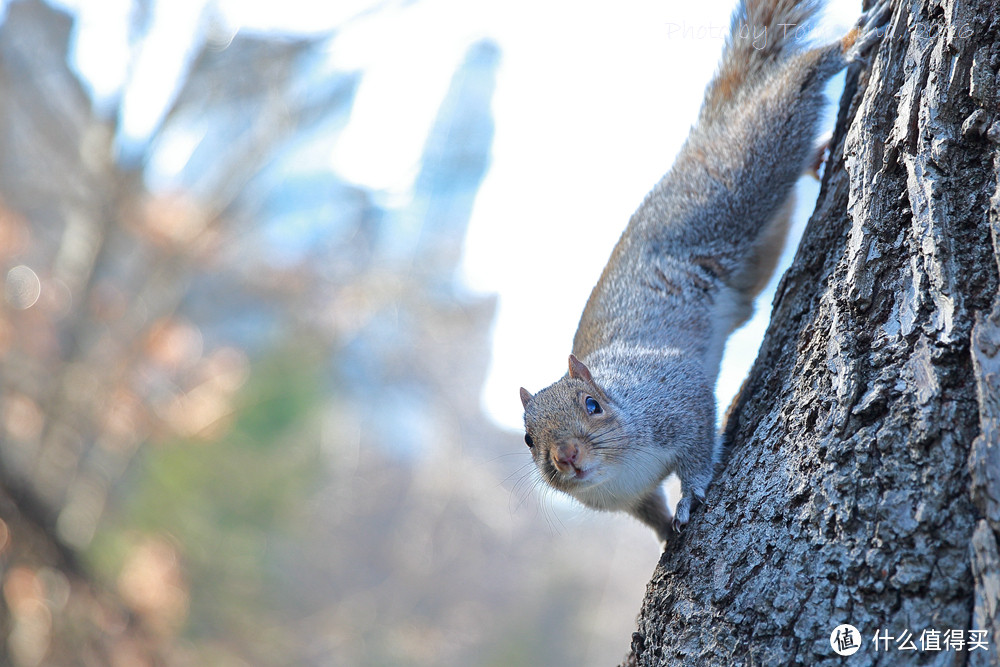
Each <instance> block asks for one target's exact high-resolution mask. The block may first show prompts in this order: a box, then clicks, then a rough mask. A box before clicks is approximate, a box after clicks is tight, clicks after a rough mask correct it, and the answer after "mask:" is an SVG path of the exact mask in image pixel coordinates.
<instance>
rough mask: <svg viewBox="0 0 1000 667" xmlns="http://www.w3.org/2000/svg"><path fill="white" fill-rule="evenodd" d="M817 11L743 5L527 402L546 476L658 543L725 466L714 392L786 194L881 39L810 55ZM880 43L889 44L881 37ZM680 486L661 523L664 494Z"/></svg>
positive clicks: (876, 15)
mask: <svg viewBox="0 0 1000 667" xmlns="http://www.w3.org/2000/svg"><path fill="white" fill-rule="evenodd" d="M820 6H821V3H820V2H819V1H818V0H741V2H740V3H739V5H738V6H737V8H736V10H735V12H734V14H733V18H732V23H731V26H730V32H729V35H728V37H727V39H726V42H725V46H724V50H723V54H722V60H721V63H720V64H719V67H718V69H717V71H716V73H715V76H714V77H713V79H712V80H711V82H710V83H709V84H708V87H707V89H706V92H705V99H704V102H703V104H702V107H701V111H700V113H699V116H698V119H697V121H696V124H695V125H694V126H693V127H692V129H691V132H690V135H689V136H688V138H687V141H686V142H685V144H684V146H683V147H682V148H681V150H680V152H679V154H678V156H677V158H676V161H675V162H674V164H673V166H672V167H671V169H670V170H669V171H668V172H667V174H666V175H665V176H663V178H662V179H661V180H660V181H659V182H658V183H657V184H656V185H655V186H654V187H653V189H652V191H650V192H649V194H648V195H646V197H645V199H644V200H643V201H642V203H641V205H640V206H639V208H638V209H637V210H636V212H635V213H634V214H633V215H632V217H631V219H630V220H629V222H628V225H627V227H626V228H625V231H624V232H623V234H622V236H621V238H620V240H619V241H618V244H617V245H616V246H615V248H614V250H613V251H612V253H611V258H610V260H609V261H608V264H607V266H606V267H605V268H604V271H603V273H602V275H601V277H600V280H599V281H598V282H597V285H596V286H595V287H594V289H593V292H592V293H591V295H590V298H589V300H588V301H587V305H586V307H585V309H584V311H583V315H582V317H581V319H580V324H579V328H578V329H577V332H576V336H575V338H574V340H573V348H572V354H570V356H569V371H568V373H567V374H566V375H564V376H563V377H562V378H561V379H559V380H558V381H557V382H555V383H554V384H552V385H550V386H549V387H547V388H545V389H542V390H541V391H539V392H538V393H536V394H534V395H532V394H531V392H529V391H528V390H527V389H525V388H523V387H522V388H521V392H520V394H521V403H522V404H523V406H524V425H525V435H524V441H525V443H526V444H527V446H528V448H529V449H530V451H531V454H532V457H533V459H534V463H535V465H536V466H537V468H538V470H539V471H540V473H541V476H542V478H543V479H544V480H545V481H546V482H547V483H548V484H549V485H550V486H552V487H554V488H555V489H557V490H560V491H563V492H565V493H567V494H569V495H571V496H573V497H574V498H576V499H577V500H578V501H580V502H581V503H583V504H584V505H585V506H587V507H591V508H594V509H598V510H611V511H624V512H627V513H629V514H631V515H632V516H634V517H635V518H637V519H638V520H639V521H641V522H643V523H645V524H646V525H648V526H649V527H651V528H652V529H653V530H654V531H655V532H656V534H657V536H658V537H659V539H660V540H661V541H662V542H667V541H668V540H669V539H670V534H671V531H673V532H680V531H681V529H682V528H683V527H684V526H685V525H686V524H687V523H688V520H689V518H690V513H691V510H692V508H693V507H694V506H695V503H696V502H698V503H700V502H703V501H704V499H705V494H706V492H707V489H708V486H709V483H710V482H711V481H712V477H713V474H714V471H715V468H716V466H717V464H718V463H719V461H720V458H721V454H722V444H721V441H720V439H719V438H718V437H717V435H716V432H715V414H716V405H715V397H714V386H715V382H716V378H717V376H718V373H719V363H720V360H721V357H722V352H723V348H724V347H725V342H726V339H727V338H728V336H729V334H730V333H731V332H732V331H733V330H735V329H737V328H738V327H740V326H741V325H742V324H743V323H744V322H746V320H747V319H748V318H749V317H750V315H751V313H752V311H753V301H754V298H755V297H756V296H757V294H758V293H759V292H760V291H761V290H762V289H763V288H764V286H765V285H766V284H767V282H768V280H769V279H770V277H771V274H772V273H773V271H774V268H775V265H776V264H777V261H778V257H779V256H780V254H781V251H782V248H783V246H784V242H785V236H786V232H787V230H788V226H789V224H788V222H789V217H790V215H791V212H792V207H793V196H792V195H793V187H794V185H795V182H796V180H797V179H798V177H799V175H800V174H801V173H802V172H803V171H804V170H805V169H807V167H808V166H810V164H811V163H812V162H813V161H815V150H816V149H815V147H814V142H815V141H816V137H817V125H818V120H819V117H820V113H821V111H822V109H823V107H824V105H825V103H826V100H825V96H824V94H823V88H824V86H825V84H826V83H827V81H828V80H829V79H830V78H831V77H832V76H833V75H834V74H836V73H837V72H839V71H840V70H841V69H843V68H844V67H846V66H847V65H848V64H850V63H852V62H855V61H859V60H862V58H863V57H864V55H865V54H866V52H867V51H868V50H869V49H870V47H871V46H872V45H873V44H875V43H876V42H877V41H878V40H879V38H880V37H881V35H880V33H879V28H881V27H882V26H883V25H884V24H885V22H886V21H887V20H888V16H889V4H888V2H887V1H886V0H883V1H882V3H881V4H878V5H876V6H875V7H873V8H872V9H870V10H869V11H868V12H866V13H865V14H863V15H862V16H861V18H860V19H859V20H858V22H857V24H856V26H855V28H854V29H852V30H851V31H850V32H849V33H848V34H847V35H846V36H845V37H843V38H842V39H840V40H837V41H835V42H833V43H830V44H827V45H825V46H821V47H818V48H812V49H805V48H802V45H801V44H800V43H799V42H800V41H801V40H800V39H798V37H799V36H800V34H799V32H798V31H799V30H801V29H802V27H803V26H804V25H805V24H806V23H807V22H808V21H810V20H811V19H813V18H814V17H815V15H816V13H817V12H818V10H819V9H820ZM883 32H884V31H883ZM671 474H676V475H677V476H678V478H679V479H680V485H681V497H680V500H679V501H678V503H677V506H676V514H674V515H671V512H670V510H669V508H668V507H667V502H666V497H665V495H664V492H663V489H662V487H661V484H662V482H663V480H664V479H666V478H667V477H668V476H669V475H671Z"/></svg>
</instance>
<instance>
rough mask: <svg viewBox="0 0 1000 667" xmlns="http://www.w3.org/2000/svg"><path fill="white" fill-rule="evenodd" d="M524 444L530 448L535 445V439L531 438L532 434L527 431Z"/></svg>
mask: <svg viewBox="0 0 1000 667" xmlns="http://www.w3.org/2000/svg"><path fill="white" fill-rule="evenodd" d="M524 444H526V445H527V446H528V448H529V449H531V448H533V447H534V446H535V441H534V440H532V439H531V436H530V435H528V434H527V433H525V434H524Z"/></svg>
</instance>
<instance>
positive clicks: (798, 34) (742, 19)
mask: <svg viewBox="0 0 1000 667" xmlns="http://www.w3.org/2000/svg"><path fill="white" fill-rule="evenodd" d="M822 6H823V4H822V2H821V1H820V0H743V1H742V2H740V4H739V6H738V7H737V8H736V10H735V11H734V12H733V18H732V21H731V23H730V27H729V34H728V35H727V36H726V45H725V48H724V50H723V52H722V60H721V62H720V63H719V68H718V71H717V72H716V74H715V77H714V78H713V79H712V82H711V83H710V84H709V85H708V89H707V90H706V93H705V104H704V106H703V107H702V109H703V111H715V112H718V111H720V110H721V109H722V108H723V107H726V106H728V105H729V104H731V103H732V102H733V101H735V100H737V99H738V98H739V96H740V93H741V92H744V91H746V90H748V89H752V88H753V87H755V85H756V84H757V83H758V82H759V81H760V80H761V78H762V77H763V76H764V72H765V71H766V70H767V69H769V68H770V67H773V66H774V64H775V62H776V61H778V60H780V59H782V58H783V57H784V56H787V55H788V53H789V52H791V51H797V50H799V48H801V46H802V37H803V35H804V34H805V33H806V31H807V30H808V27H809V26H808V24H809V23H810V21H811V20H812V19H813V18H815V16H816V14H817V13H818V12H819V10H820V9H821V8H822Z"/></svg>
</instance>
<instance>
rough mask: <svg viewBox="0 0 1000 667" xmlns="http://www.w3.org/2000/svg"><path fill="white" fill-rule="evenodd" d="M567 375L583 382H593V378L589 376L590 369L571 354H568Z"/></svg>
mask: <svg viewBox="0 0 1000 667" xmlns="http://www.w3.org/2000/svg"><path fill="white" fill-rule="evenodd" d="M569 376H570V377H571V378H576V379H577V380H583V381H584V382H590V383H593V382H594V378H592V377H591V376H590V369H589V368H587V367H586V366H585V365H584V363H583V362H582V361H580V360H579V359H577V358H576V356H574V355H572V354H571V355H569Z"/></svg>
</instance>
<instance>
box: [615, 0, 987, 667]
mask: <svg viewBox="0 0 1000 667" xmlns="http://www.w3.org/2000/svg"><path fill="white" fill-rule="evenodd" d="M998 36H1000V6H998V3H996V2H989V1H987V0H912V2H909V3H904V4H902V5H899V6H897V7H895V9H894V12H893V17H892V20H891V22H890V24H889V26H888V37H887V38H886V39H885V40H883V42H882V44H881V46H880V47H879V49H878V52H877V54H876V55H873V56H872V58H871V63H870V67H869V68H861V67H856V68H854V69H852V70H851V71H850V72H848V77H847V81H848V83H847V90H846V91H845V94H844V97H843V100H842V102H841V107H840V115H839V119H838V124H837V128H838V129H837V132H836V134H835V136H834V139H833V144H832V145H833V149H832V156H831V160H830V163H829V165H828V168H827V173H826V175H825V177H824V182H823V187H822V191H821V194H820V197H819V202H818V204H817V210H816V212H815V214H814V215H813V218H812V220H811V221H810V223H809V226H808V229H807V230H806V232H805V236H804V238H803V239H802V242H801V246H800V248H799V251H798V254H797V256H796V259H795V262H794V265H793V266H792V268H791V269H790V270H789V271H788V273H787V274H786V275H785V276H784V278H783V280H782V282H781V284H780V286H779V288H778V293H777V295H776V297H775V300H774V305H773V314H772V321H771V326H770V329H769V330H768V332H767V336H766V339H765V341H764V344H763V346H762V348H761V351H760V355H759V357H758V359H757V362H756V365H755V366H754V368H753V370H752V371H751V373H750V375H749V376H748V378H747V381H746V384H745V385H744V388H743V391H742V393H741V397H740V399H739V401H738V402H737V404H736V405H734V407H733V411H732V416H731V417H730V419H729V421H728V423H727V428H726V437H727V440H728V444H729V445H730V447H731V449H730V452H731V455H730V458H729V460H728V462H727V464H726V467H725V469H724V470H723V471H721V472H720V473H719V475H718V477H717V479H716V481H715V483H714V485H713V487H712V489H711V490H710V492H709V495H708V500H707V504H706V505H705V506H704V507H703V508H702V509H700V510H698V511H697V512H696V513H695V514H694V515H693V517H692V522H691V524H690V526H689V527H688V531H687V532H686V533H685V534H684V535H683V536H681V537H680V538H679V539H678V540H677V541H675V542H674V543H672V544H670V545H669V546H668V548H667V549H666V551H665V553H664V554H663V556H662V557H661V559H660V562H659V565H658V566H657V569H656V571H655V573H654V575H653V579H652V580H651V581H650V583H649V586H648V588H647V594H646V598H645V601H644V603H643V606H642V610H641V612H640V615H639V619H638V629H637V632H636V633H635V634H634V635H633V637H632V645H631V651H630V652H629V654H628V656H627V659H626V664H633V665H635V664H637V665H674V664H697V665H704V664H736V665H744V664H754V665H756V664H763V665H767V664H809V665H812V664H826V663H829V664H840V663H841V662H842V661H844V660H845V659H844V658H841V657H839V656H837V655H836V654H835V653H834V652H833V650H832V648H831V643H830V635H831V632H832V631H833V629H834V627H835V626H837V625H838V624H841V623H850V624H852V625H854V626H856V627H857V628H858V630H859V631H860V632H861V635H862V646H861V649H860V650H859V651H858V652H857V653H855V654H854V656H853V657H851V658H848V659H847V660H848V661H849V663H850V664H859V665H860V664H949V665H952V664H971V665H990V664H993V665H996V664H1000V659H998V653H1000V610H998V606H1000V557H998V548H997V543H998V537H1000V294H998V285H1000V281H998V262H1000V184H998V175H997V174H998V168H1000V97H998V87H1000V81H998V69H1000V37H998ZM974 629H976V630H985V631H986V636H985V639H986V641H987V645H988V651H984V650H981V649H979V650H969V649H970V648H971V647H970V646H969V645H968V643H966V645H965V646H964V647H963V649H962V650H960V651H959V650H955V648H956V647H952V650H949V651H943V650H942V651H933V650H930V649H926V650H921V649H922V648H925V647H927V646H933V644H932V643H931V641H932V639H933V634H931V633H928V634H926V635H924V634H923V633H924V631H935V630H936V631H939V632H941V633H942V635H943V632H944V631H945V630H964V631H965V634H964V639H965V640H966V642H968V640H969V639H970V638H971V637H972V635H970V631H971V630H974ZM876 632H881V633H883V634H882V636H883V637H884V636H885V634H888V635H889V636H892V637H893V638H894V639H893V640H892V641H889V642H888V643H886V642H880V644H879V646H878V648H879V649H880V650H878V651H876V645H875V644H874V643H873V641H872V638H873V636H874V635H875V633H876ZM905 633H911V637H912V642H913V644H914V646H915V648H916V650H915V651H907V650H904V647H905V646H906V643H905V638H906V634H905ZM977 636H978V635H977ZM922 637H923V638H924V639H925V640H926V642H927V643H926V644H923V645H922V644H921V638H922ZM950 637H951V638H952V639H954V638H956V637H957V635H956V634H955V633H952V634H951V635H950ZM901 639H903V641H902V642H901V641H900V640H901ZM939 639H940V636H939ZM885 649H888V650H885Z"/></svg>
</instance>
